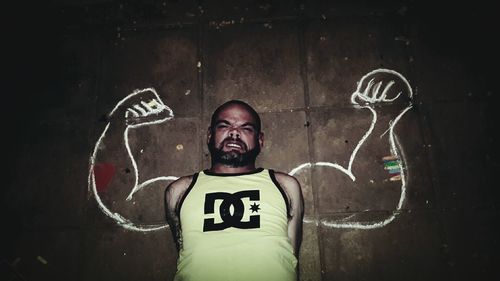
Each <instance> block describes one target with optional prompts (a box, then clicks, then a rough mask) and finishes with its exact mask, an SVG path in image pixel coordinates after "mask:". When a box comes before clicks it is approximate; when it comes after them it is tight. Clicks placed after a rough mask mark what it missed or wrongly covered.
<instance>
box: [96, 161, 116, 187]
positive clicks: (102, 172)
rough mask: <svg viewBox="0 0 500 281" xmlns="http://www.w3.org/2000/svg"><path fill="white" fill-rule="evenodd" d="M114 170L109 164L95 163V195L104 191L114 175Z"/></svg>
mask: <svg viewBox="0 0 500 281" xmlns="http://www.w3.org/2000/svg"><path fill="white" fill-rule="evenodd" d="M115 171H116V168H115V166H114V165H113V164H110V163H97V164H95V166H94V176H95V186H96V189H97V193H101V192H104V191H106V189H107V188H108V185H109V183H110V182H111V179H112V178H113V176H114V175H115Z"/></svg>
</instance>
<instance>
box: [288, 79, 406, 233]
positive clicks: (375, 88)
mask: <svg viewBox="0 0 500 281" xmlns="http://www.w3.org/2000/svg"><path fill="white" fill-rule="evenodd" d="M377 74H384V75H389V76H390V77H391V78H392V79H391V80H389V81H379V82H378V83H374V81H375V78H374V77H375V75H377ZM393 79H395V80H399V81H400V82H403V84H404V85H405V86H406V90H407V94H408V98H409V100H410V102H409V104H408V106H407V107H406V108H404V109H403V110H402V111H401V112H400V113H399V115H397V116H396V118H394V119H393V120H391V121H390V122H389V129H388V130H387V131H386V132H385V133H387V132H389V144H390V151H391V154H392V155H393V156H394V157H395V158H399V159H400V161H397V162H396V163H394V165H396V166H397V168H398V170H399V176H400V180H401V195H400V197H399V201H398V204H397V206H396V208H395V210H394V211H393V212H392V214H391V215H390V216H389V217H388V218H386V219H384V220H381V221H371V222H346V221H344V220H345V218H344V219H341V220H338V221H329V220H321V224H322V225H324V226H328V227H332V228H353V229H374V228H379V227H383V226H385V225H387V224H388V223H390V222H392V221H393V220H394V219H395V218H396V216H397V214H398V213H399V212H400V210H401V208H402V207H403V204H404V202H405V198H406V176H407V175H406V174H407V173H408V171H406V170H405V169H404V163H406V161H405V157H404V153H403V152H402V151H398V149H397V147H400V145H399V142H398V141H397V138H396V135H395V133H394V127H395V126H396V124H397V123H398V122H399V120H400V119H401V117H403V115H404V114H405V113H406V112H408V110H410V109H411V108H412V104H411V99H412V97H413V91H412V89H411V86H410V83H408V80H406V78H405V77H404V76H403V75H401V74H399V73H398V72H396V71H394V70H390V69H376V70H373V71H371V72H369V73H367V74H366V75H365V76H363V77H362V78H361V80H360V81H359V82H358V86H357V89H356V91H355V92H354V93H353V94H352V95H351V103H352V104H353V105H355V106H356V107H357V108H362V109H367V110H369V111H370V112H371V114H372V121H371V124H370V127H369V128H368V130H367V131H366V133H365V134H364V135H363V137H362V138H361V140H360V141H359V142H358V144H357V145H356V147H355V148H354V150H353V152H352V153H351V156H350V158H349V164H348V166H347V168H346V167H343V166H341V165H339V164H337V163H331V162H315V163H310V162H309V163H303V164H300V165H299V166H297V167H295V168H294V169H292V170H291V171H290V172H289V173H288V174H289V175H292V176H293V175H295V174H297V173H298V172H299V171H301V170H303V169H305V168H311V167H330V168H335V169H337V170H339V171H341V172H342V173H344V174H346V175H347V176H348V177H349V178H350V179H351V180H352V181H356V177H355V175H354V174H353V173H352V164H353V162H354V160H355V158H356V154H357V153H358V150H359V149H360V147H361V146H362V145H363V143H364V142H365V140H366V139H367V138H368V137H369V136H370V135H371V133H372V131H373V128H374V127H375V124H376V123H377V113H376V111H375V110H374V108H373V107H374V105H376V104H380V103H391V102H394V101H395V100H396V99H398V98H399V97H400V96H401V94H402V92H399V93H398V94H397V95H396V96H395V97H392V98H389V97H387V93H388V92H389V90H390V89H391V88H392V86H393V85H394V84H395V83H396V82H395V80H393ZM384 82H387V83H386V85H385V86H384V89H383V90H382V91H381V89H382V87H383V84H384ZM385 133H384V134H385ZM384 134H382V135H381V136H380V137H382V136H383V135H384ZM405 171H406V174H405Z"/></svg>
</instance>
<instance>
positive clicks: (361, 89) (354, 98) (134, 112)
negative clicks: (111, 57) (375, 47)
mask: <svg viewBox="0 0 500 281" xmlns="http://www.w3.org/2000/svg"><path fill="white" fill-rule="evenodd" d="M377 74H385V75H389V76H391V77H392V78H391V79H389V81H386V80H383V81H379V82H377V83H375V82H374V81H375V78H374V76H375V75H377ZM397 80H399V82H402V83H403V84H404V85H405V86H406V90H407V94H408V98H409V100H410V102H409V104H408V106H407V107H406V108H405V109H403V110H402V111H401V112H400V113H399V115H397V116H396V117H395V118H394V119H393V120H391V122H390V123H389V128H388V129H387V131H386V132H384V134H385V133H389V144H390V152H391V155H392V156H393V157H394V159H399V160H398V161H396V162H392V163H391V164H392V168H397V170H398V172H399V174H398V176H399V177H400V179H399V178H398V180H400V181H401V195H400V198H399V201H398V204H397V206H396V208H395V210H394V211H393V213H392V215H390V216H389V217H388V218H386V219H384V220H382V221H372V222H348V221H346V220H347V219H349V218H351V217H352V216H353V215H351V216H349V217H347V218H343V219H340V220H338V221H328V220H321V221H320V222H319V223H321V224H322V225H324V226H327V227H332V228H354V229H374V228H379V227H383V226H385V225H387V224H388V223H390V222H392V221H393V220H394V219H395V218H396V216H397V214H398V213H399V211H400V210H401V208H402V206H403V204H404V202H405V196H406V177H407V174H408V171H407V170H406V169H405V168H404V165H405V163H406V161H405V157H404V153H403V151H399V150H398V149H397V147H400V145H399V142H398V140H397V137H396V135H395V133H394V127H395V126H396V124H397V123H398V122H399V120H400V119H401V117H402V116H403V115H404V114H405V113H406V112H407V111H408V110H410V109H411V108H412V104H411V98H412V96H413V91H412V89H411V87H410V84H409V83H408V81H407V80H406V78H405V77H404V76H403V75H401V74H399V73H398V72H396V71H394V70H390V69H376V70H373V71H371V72H369V73H367V74H366V75H364V76H363V77H362V78H361V80H360V81H359V82H358V86H357V89H356V91H355V92H354V93H353V94H352V95H351V103H352V104H353V105H355V106H356V107H357V108H361V109H367V110H369V111H370V112H371V114H372V121H371V124H370V127H369V128H368V130H367V131H366V133H365V134H364V135H363V137H362V138H361V140H360V141H359V142H358V144H357V145H356V147H355V148H354V150H353V152H352V153H351V156H350V158H349V164H348V166H347V167H343V166H341V165H339V164H337V163H332V162H315V163H310V162H309V163H303V164H300V165H298V166H297V167H295V168H294V169H292V170H291V171H290V172H289V173H288V174H289V175H292V176H293V175H296V174H297V173H298V172H300V171H302V170H303V169H306V168H312V167H330V168H334V169H337V170H339V171H341V172H342V173H344V174H345V175H347V176H348V177H349V178H350V179H351V180H352V181H353V182H354V181H356V176H355V175H354V174H353V173H352V165H353V162H354V160H355V158H356V154H357V153H358V151H359V149H360V147H361V146H362V145H363V143H364V142H365V140H366V139H367V138H368V137H369V136H370V135H371V133H372V131H373V128H374V127H375V124H376V122H377V113H376V111H375V110H374V108H373V107H374V105H376V104H381V103H391V102H394V101H396V100H397V99H398V98H400V96H401V94H402V92H399V93H398V94H397V95H396V96H395V97H388V96H387V94H388V92H389V90H390V89H391V88H392V86H393V85H394V84H395V83H396V82H395V81H397ZM384 82H386V84H385V86H384ZM382 87H384V88H383V89H382ZM145 94H149V95H151V94H153V98H152V99H150V100H149V101H148V102H146V101H141V102H140V103H139V104H134V105H132V106H131V107H128V108H127V110H126V111H125V119H126V120H127V127H126V129H125V131H124V133H123V139H124V143H125V146H126V149H127V154H128V157H129V159H130V161H131V163H132V166H133V168H134V175H135V183H134V186H133V187H132V189H131V191H130V193H129V195H128V196H127V198H126V200H127V201H130V200H131V199H132V198H133V196H134V194H135V193H136V192H138V191H140V190H141V189H143V188H144V187H146V186H148V185H150V184H152V183H154V182H157V181H173V180H176V179H177V178H178V177H176V176H163V177H157V178H152V179H149V180H146V181H144V182H142V183H139V170H138V168H137V163H136V161H135V159H134V157H133V155H132V152H131V150H130V146H129V143H128V133H129V130H130V129H135V128H138V127H142V126H148V125H153V124H160V123H163V122H166V121H168V120H170V119H172V118H173V117H174V114H173V112H172V110H171V109H170V108H169V107H168V106H166V105H165V104H164V103H163V102H162V100H161V99H160V97H159V96H158V94H157V93H156V91H155V89H153V88H146V89H140V90H139V89H138V90H135V91H134V92H133V93H131V94H130V95H128V96H127V97H125V98H124V99H122V100H121V101H120V102H118V104H117V105H116V106H115V108H114V109H113V110H112V111H111V113H110V114H109V116H110V117H111V116H113V115H114V114H115V113H116V112H118V109H119V108H121V107H122V106H123V105H124V104H125V103H126V102H127V101H128V100H130V99H131V98H132V97H134V96H137V95H145ZM163 113H167V116H166V117H163V118H160V114H163ZM151 116H153V117H158V118H153V119H152V120H150V119H147V118H146V119H144V118H145V117H151ZM141 120H143V121H141ZM144 120H146V121H144ZM129 121H130V122H129ZM110 123H111V122H109V123H108V124H107V125H106V127H105V129H104V131H103V133H102V134H101V136H100V137H99V139H98V141H97V143H96V145H95V147H94V150H93V153H92V156H91V157H90V172H89V179H88V181H89V189H91V191H92V194H93V195H94V197H95V199H96V201H97V203H98V205H99V208H100V209H101V210H102V211H103V212H104V214H106V215H107V216H108V217H110V218H112V219H114V220H115V221H116V222H117V223H118V224H119V225H121V226H123V227H124V228H126V229H129V230H134V231H142V232H147V231H155V230H160V229H163V228H167V227H168V224H163V225H152V226H147V225H146V226H145V225H136V224H134V223H133V222H131V221H130V220H128V219H126V218H124V217H123V216H121V215H120V214H119V213H116V212H112V211H111V210H109V208H107V207H106V205H105V204H104V203H103V202H102V200H101V198H100V197H99V193H98V192H97V188H96V179H95V173H94V167H95V165H96V163H95V162H96V156H97V153H98V151H99V147H100V145H101V144H102V140H103V139H104V138H105V136H106V132H107V131H108V129H109V126H110ZM384 134H382V135H381V136H380V137H382V136H383V135H384ZM304 223H315V224H316V225H318V220H316V219H314V218H304Z"/></svg>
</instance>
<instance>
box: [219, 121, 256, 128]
mask: <svg viewBox="0 0 500 281" xmlns="http://www.w3.org/2000/svg"><path fill="white" fill-rule="evenodd" d="M221 123H223V124H226V125H231V123H229V121H227V120H218V121H217V122H215V126H217V125H219V124H221ZM245 126H250V127H252V128H253V129H254V130H255V129H256V128H257V127H256V126H255V124H253V123H251V122H246V123H243V124H241V127H245Z"/></svg>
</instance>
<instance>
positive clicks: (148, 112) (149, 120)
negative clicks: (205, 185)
mask: <svg viewBox="0 0 500 281" xmlns="http://www.w3.org/2000/svg"><path fill="white" fill-rule="evenodd" d="M137 97H141V98H144V99H147V102H146V101H144V100H141V101H140V103H139V104H133V105H132V107H128V108H127V109H126V111H125V114H124V115H125V120H126V122H127V127H126V129H125V131H124V133H123V139H124V143H125V147H126V149H127V154H128V157H129V159H130V161H131V162H132V166H133V168H134V175H135V182H134V186H133V187H132V189H131V191H130V193H129V195H128V196H127V198H126V200H127V201H130V200H131V199H132V198H133V196H134V194H135V193H136V192H138V191H139V190H141V189H142V188H144V187H146V186H148V185H150V184H152V183H154V182H157V181H172V180H176V179H177V178H178V177H175V176H163V177H157V178H153V179H149V180H146V181H144V182H142V183H139V170H138V168H137V163H136V161H135V159H134V156H133V155H132V151H131V150H130V146H129V142H128V133H129V130H130V129H136V128H139V127H142V126H149V125H153V124H160V123H163V122H165V121H168V120H170V119H172V118H173V117H174V113H173V111H172V110H171V109H170V108H169V107H168V106H166V105H165V104H164V103H163V101H162V100H161V99H160V97H159V96H158V94H157V93H156V90H155V89H154V88H145V89H137V90H135V91H133V92H132V93H131V94H130V95H128V96H126V97H125V98H124V99H122V100H121V101H119V102H118V104H117V105H116V106H115V108H113V110H112V111H111V112H110V113H109V115H108V117H110V119H111V120H112V117H113V116H114V115H115V114H118V113H119V112H120V111H119V109H120V108H123V106H124V104H125V103H126V102H127V101H128V102H130V100H131V99H132V98H137ZM131 115H132V116H131ZM164 115H166V116H164ZM111 122H113V121H110V122H108V124H107V125H106V127H105V129H104V131H103V132H102V134H101V136H100V137H99V139H98V141H97V143H96V145H95V147H94V151H93V153H92V156H91V157H90V169H89V179H88V184H89V189H91V192H92V194H93V195H94V197H95V199H96V201H97V203H98V206H99V208H100V209H101V210H102V211H103V212H104V214H106V215H107V216H108V217H110V218H112V219H113V220H115V221H116V222H117V223H118V224H119V225H121V226H123V227H124V228H126V229H129V230H135V231H154V230H159V229H162V228H166V227H167V225H166V224H162V225H152V226H151V225H136V224H134V223H132V222H131V221H129V220H128V219H126V218H124V217H123V216H122V215H120V214H119V213H117V212H112V211H111V210H109V208H108V207H106V205H105V204H104V203H103V202H102V200H101V198H100V197H99V192H98V191H97V186H96V177H95V171H94V168H95V167H96V164H97V163H96V156H97V153H98V151H99V147H100V146H101V144H102V141H103V139H104V137H105V136H106V132H107V131H108V129H109V126H110V124H111Z"/></svg>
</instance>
